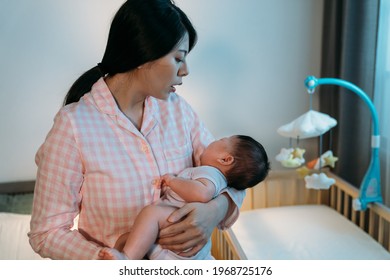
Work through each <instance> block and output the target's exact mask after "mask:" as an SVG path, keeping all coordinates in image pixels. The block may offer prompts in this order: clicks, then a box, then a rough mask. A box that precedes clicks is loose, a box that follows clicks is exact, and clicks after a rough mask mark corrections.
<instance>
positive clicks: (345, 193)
mask: <svg viewBox="0 0 390 280" xmlns="http://www.w3.org/2000/svg"><path fill="white" fill-rule="evenodd" d="M326 174H327V175H328V176H329V177H332V178H334V179H335V181H336V183H335V184H334V185H333V186H331V187H330V189H328V190H313V189H307V188H306V187H305V185H304V180H303V179H302V178H300V176H299V175H298V174H297V172H296V171H292V170H281V171H272V172H270V174H269V176H268V177H267V179H266V180H265V181H263V182H261V183H260V184H258V185H257V186H255V187H254V188H251V189H248V190H247V196H246V198H245V200H244V203H243V205H242V208H241V214H240V217H239V219H238V220H237V222H236V223H235V224H234V225H233V226H232V227H231V228H230V229H228V230H226V231H220V230H214V232H213V235H212V243H213V247H212V254H213V256H214V257H215V258H216V259H217V260H245V259H390V208H388V207H386V206H385V205H383V204H380V203H374V204H371V205H369V207H368V209H367V210H365V211H355V210H353V208H352V201H353V199H354V198H356V197H358V195H359V190H358V189H357V188H356V187H354V186H352V185H351V184H349V183H348V182H346V181H345V180H343V179H341V178H340V177H338V176H336V175H335V174H333V173H331V172H330V171H329V170H327V171H326ZM297 223H299V224H297ZM286 239H287V240H286ZM292 244H293V245H292ZM265 251H267V252H265ZM259 252H262V253H261V254H259ZM263 252H264V253H263Z"/></svg>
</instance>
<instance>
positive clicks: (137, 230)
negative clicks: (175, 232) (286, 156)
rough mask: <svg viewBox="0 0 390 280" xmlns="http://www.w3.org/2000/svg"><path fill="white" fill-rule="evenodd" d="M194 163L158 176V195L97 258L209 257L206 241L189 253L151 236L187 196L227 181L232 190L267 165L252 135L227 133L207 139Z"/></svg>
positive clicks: (192, 198) (203, 198) (205, 195)
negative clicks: (163, 244)
mask: <svg viewBox="0 0 390 280" xmlns="http://www.w3.org/2000/svg"><path fill="white" fill-rule="evenodd" d="M200 164H201V165H200V166H198V167H191V168H187V169H185V170H183V171H182V172H180V173H179V174H178V175H177V176H175V175H171V174H166V175H164V176H162V178H161V179H162V180H161V181H162V183H161V186H162V196H161V198H160V199H159V200H158V201H156V202H154V203H153V204H151V205H148V206H146V207H145V208H144V209H142V211H141V212H140V213H139V214H138V216H137V218H136V220H135V222H134V224H133V227H132V229H131V232H130V233H125V234H123V235H122V236H121V237H119V239H118V241H117V242H116V244H115V246H114V248H104V249H102V250H101V251H100V253H99V257H100V258H101V259H106V260H107V259H110V260H112V259H134V260H137V259H142V258H143V257H144V256H145V255H147V257H148V258H149V259H158V260H162V259H213V257H212V256H211V252H210V250H211V241H210V240H209V242H208V243H207V244H206V245H205V246H204V247H203V248H202V249H201V250H200V251H199V252H198V253H197V254H196V255H195V256H194V257H192V258H187V257H182V256H180V255H178V254H176V253H174V252H172V251H169V250H166V249H163V248H161V247H160V246H159V245H158V244H155V241H156V239H157V237H158V234H159V230H160V229H161V228H164V227H166V226H167V225H168V224H169V222H168V221H167V219H168V217H169V216H170V214H171V213H172V212H173V211H175V210H176V209H177V208H180V207H182V206H183V205H184V204H185V203H188V202H208V201H209V200H211V199H213V198H214V197H216V196H217V195H219V194H220V193H221V192H222V191H223V190H224V189H225V188H226V187H227V186H229V187H232V188H235V189H237V190H244V189H246V188H251V187H254V186H255V185H257V184H258V183H260V182H261V181H263V180H264V179H265V178H266V176H267V174H268V171H269V169H270V163H269V162H268V156H267V153H266V152H265V150H264V148H263V146H262V145H261V144H260V143H258V142H257V141H255V140H254V139H253V138H251V137H249V136H244V135H233V136H230V137H226V138H222V139H220V140H217V141H214V142H212V143H211V144H210V145H209V146H208V147H207V148H205V150H204V152H203V153H202V154H201V156H200Z"/></svg>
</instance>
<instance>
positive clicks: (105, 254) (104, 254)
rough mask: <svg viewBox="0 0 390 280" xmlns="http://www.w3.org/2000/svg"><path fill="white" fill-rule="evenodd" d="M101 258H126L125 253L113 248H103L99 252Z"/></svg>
mask: <svg viewBox="0 0 390 280" xmlns="http://www.w3.org/2000/svg"><path fill="white" fill-rule="evenodd" d="M99 258H100V259H101V260H128V258H127V257H126V255H125V254H123V253H121V252H119V251H118V250H116V249H113V248H103V249H102V250H100V252H99Z"/></svg>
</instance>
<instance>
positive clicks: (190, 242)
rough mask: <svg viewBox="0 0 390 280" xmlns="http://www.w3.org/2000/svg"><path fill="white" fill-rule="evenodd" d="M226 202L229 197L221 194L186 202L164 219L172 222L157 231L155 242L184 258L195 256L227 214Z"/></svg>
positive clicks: (228, 200) (227, 204)
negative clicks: (195, 201)
mask: <svg viewBox="0 0 390 280" xmlns="http://www.w3.org/2000/svg"><path fill="white" fill-rule="evenodd" d="M230 203H231V202H230V198H229V196H228V195H226V194H225V193H223V194H220V195H219V196H217V197H216V198H215V199H213V200H211V201H210V202H208V203H188V204H186V205H185V206H183V207H182V208H180V209H178V210H176V211H175V212H173V213H172V214H171V216H170V217H169V218H168V221H169V222H172V223H173V224H172V225H170V226H168V227H166V228H164V229H162V230H161V231H160V235H159V240H158V243H159V244H160V245H161V246H162V247H163V248H165V249H169V250H172V251H175V252H178V254H180V255H182V256H184V257H190V256H193V255H195V254H196V253H197V252H199V250H200V249H201V248H202V247H203V246H204V245H205V244H206V243H207V241H208V240H209V239H210V236H211V234H212V232H213V230H214V228H215V227H216V226H217V225H218V224H219V223H220V221H221V220H223V219H224V218H225V216H226V214H228V212H229V204H230ZM210 213H213V215H210ZM183 218H184V219H183ZM182 219H183V220H182ZM181 220H182V221H181ZM188 249H190V250H189V251H187V250H188ZM184 251H185V252H184ZM180 252H184V253H180Z"/></svg>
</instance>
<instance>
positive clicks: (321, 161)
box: [276, 95, 338, 189]
mask: <svg viewBox="0 0 390 280" xmlns="http://www.w3.org/2000/svg"><path fill="white" fill-rule="evenodd" d="M336 125H337V121H336V120H335V119H334V118H332V117H330V116H328V115H326V114H323V113H320V112H317V111H314V110H313V109H312V95H310V109H309V111H308V112H306V113H304V114H303V115H301V116H300V117H298V118H297V119H295V120H293V121H292V122H290V123H288V124H285V125H283V126H281V127H279V128H278V130H277V132H278V133H279V134H280V135H281V136H283V137H287V138H289V139H290V141H289V143H290V144H289V147H288V148H282V149H281V151H280V153H279V154H278V155H277V156H276V160H277V161H279V162H280V163H281V164H282V165H283V166H284V167H287V168H296V171H297V172H298V173H299V174H300V175H301V176H302V177H303V178H304V179H305V183H306V188H309V189H329V188H330V186H331V185H333V184H334V183H335V180H334V179H332V178H329V177H328V176H326V174H325V173H323V172H320V171H321V169H322V168H324V167H331V168H334V167H335V163H336V161H337V160H338V158H337V157H335V156H334V155H333V151H332V150H327V151H326V152H324V153H322V150H323V147H322V146H323V141H322V139H323V135H324V134H325V133H327V132H328V131H330V130H331V129H332V128H333V127H334V126H336ZM312 137H320V145H319V146H320V147H319V155H318V158H314V159H311V160H310V161H309V162H306V160H305V158H304V154H305V152H306V150H305V149H303V148H301V147H299V144H300V140H301V139H307V138H312ZM293 139H294V141H295V142H296V145H295V146H294V147H293ZM330 139H331V137H330ZM330 148H331V144H330Z"/></svg>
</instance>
